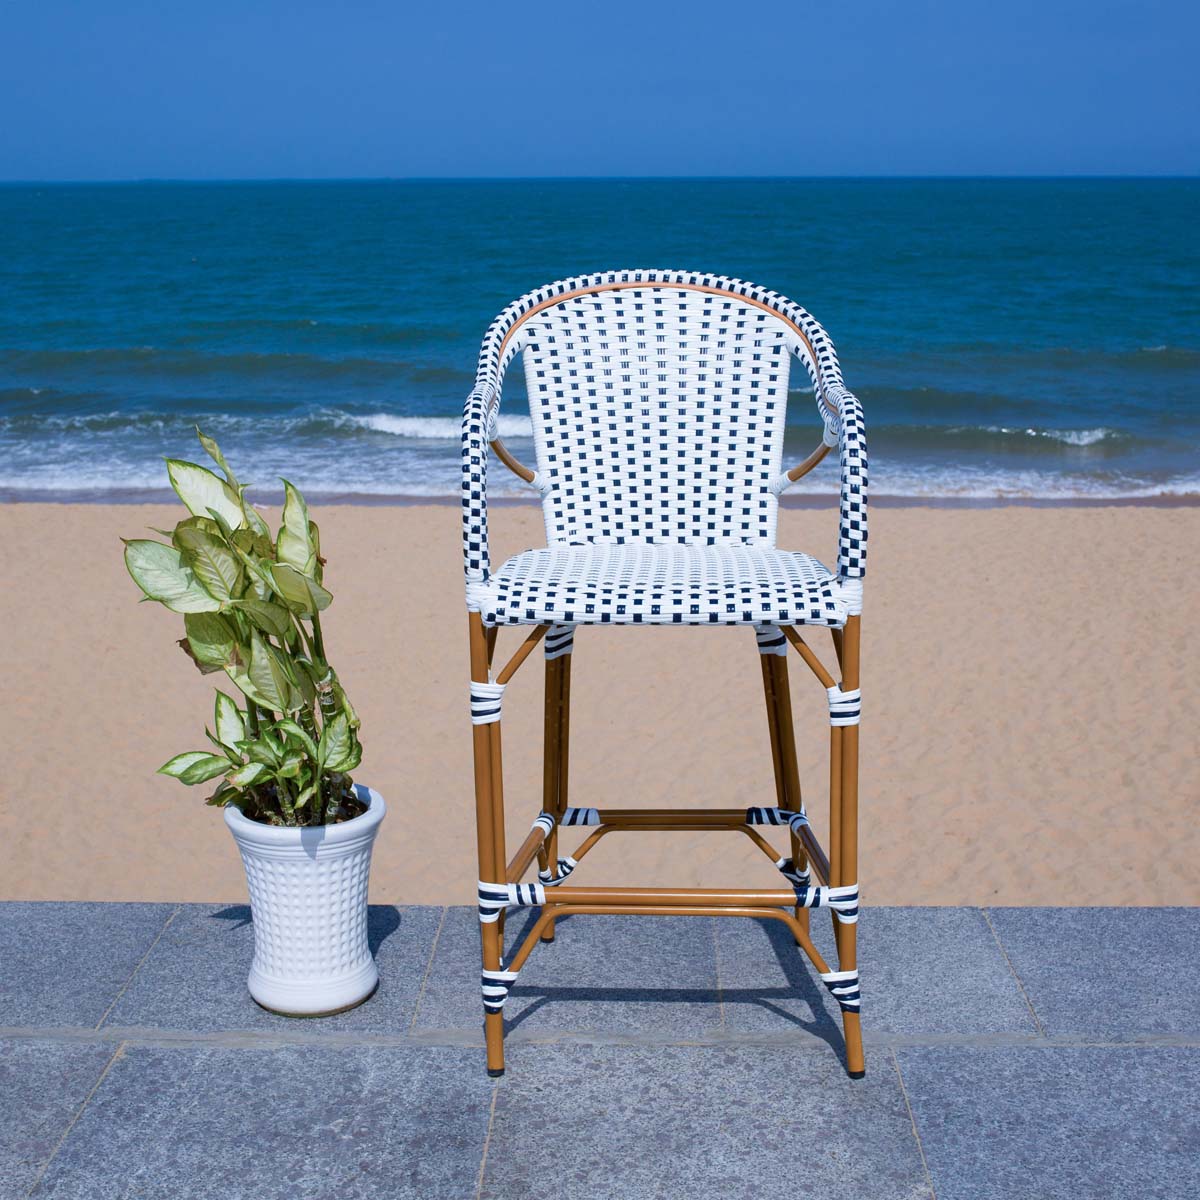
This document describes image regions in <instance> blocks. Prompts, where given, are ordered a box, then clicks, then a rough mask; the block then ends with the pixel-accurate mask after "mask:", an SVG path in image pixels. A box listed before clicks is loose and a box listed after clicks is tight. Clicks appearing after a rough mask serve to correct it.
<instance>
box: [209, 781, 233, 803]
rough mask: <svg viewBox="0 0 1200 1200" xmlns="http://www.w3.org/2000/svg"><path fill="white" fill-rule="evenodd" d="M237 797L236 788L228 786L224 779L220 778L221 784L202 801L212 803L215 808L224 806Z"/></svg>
mask: <svg viewBox="0 0 1200 1200" xmlns="http://www.w3.org/2000/svg"><path fill="white" fill-rule="evenodd" d="M237 797H238V790H237V788H233V787H230V786H229V784H228V783H226V782H225V780H221V786H220V787H218V788H217V790H216V791H215V792H213V794H212V795H211V796H209V798H208V799H207V800H205V802H204V803H205V804H212V805H214V806H215V807H217V808H224V807H225V805H226V804H232V803H233V802H234V801H235V800H236V799H237Z"/></svg>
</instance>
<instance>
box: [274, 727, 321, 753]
mask: <svg viewBox="0 0 1200 1200" xmlns="http://www.w3.org/2000/svg"><path fill="white" fill-rule="evenodd" d="M277 728H279V729H282V730H283V731H284V732H285V733H287V734H288V735H289V736H290V737H292V738H294V739H295V740H296V741H297V742H299V743H300V744H301V745H302V746H303V747H304V749H305V752H306V753H307V754H308V755H309V756H310V757H311V758H313V759H314V760H315V759H316V758H317V754H318V750H317V743H316V742H314V741H313V740H312V738H311V737H310V736H309V734H308V733H307V732H306V731H305V730H304V729H303V728H302V727H301V726H300V724H299V723H298V722H296V721H293V720H292V719H291V718H290V717H286V718H285V719H284V720H282V721H280V722H278V725H277Z"/></svg>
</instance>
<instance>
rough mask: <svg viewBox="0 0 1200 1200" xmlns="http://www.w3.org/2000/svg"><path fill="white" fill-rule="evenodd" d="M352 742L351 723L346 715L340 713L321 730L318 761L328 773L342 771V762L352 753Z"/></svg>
mask: <svg viewBox="0 0 1200 1200" xmlns="http://www.w3.org/2000/svg"><path fill="white" fill-rule="evenodd" d="M350 741H351V739H350V722H349V721H347V720H346V716H345V714H344V713H338V715H337V716H336V717H334V718H333V720H332V721H330V722H329V724H328V725H326V726H325V728H324V729H322V730H321V742H320V746H319V753H318V756H317V761H318V762H319V763H320V765H321V766H322V767H323V768H324V769H325V770H326V771H340V770H341V769H342V767H341V762H342V760H343V759H344V758H345V757H346V756H347V754H349V752H350Z"/></svg>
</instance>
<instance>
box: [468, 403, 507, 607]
mask: <svg viewBox="0 0 1200 1200" xmlns="http://www.w3.org/2000/svg"><path fill="white" fill-rule="evenodd" d="M497 402H498V396H497V395H496V387H495V384H492V383H485V384H482V385H477V386H476V387H475V389H474V390H473V391H472V392H471V394H470V395H469V396H468V397H467V399H466V403H465V404H464V405H463V424H462V525H463V568H464V572H465V574H466V583H467V608H468V610H470V611H472V612H474V611H478V608H479V605H478V602H477V601H476V600H475V599H474V597H473V595H472V593H473V591H474V590H475V589H477V588H478V586H479V585H480V584H482V583H483V582H484V580H486V579H487V577H488V573H489V571H490V569H491V564H490V562H489V559H488V522H487V461H488V441H489V434H490V433H491V426H492V423H493V421H494V419H495V416H496V411H497V408H498V403H497Z"/></svg>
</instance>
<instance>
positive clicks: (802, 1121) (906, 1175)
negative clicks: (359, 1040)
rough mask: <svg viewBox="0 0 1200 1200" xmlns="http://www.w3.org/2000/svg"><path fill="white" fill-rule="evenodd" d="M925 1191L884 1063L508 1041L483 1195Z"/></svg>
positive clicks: (637, 1197) (656, 1197) (886, 1194)
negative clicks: (870, 1068) (865, 1066)
mask: <svg viewBox="0 0 1200 1200" xmlns="http://www.w3.org/2000/svg"><path fill="white" fill-rule="evenodd" d="M550 1189H552V1190H553V1191H554V1192H555V1193H556V1194H561V1195H565V1196H581V1197H583V1196H587V1197H614V1198H615V1197H619V1198H620V1200H679V1198H680V1197H685V1196H697V1197H700V1196H704V1197H720V1198H721V1200H742V1198H743V1197H745V1198H747V1200H749V1198H753V1200H762V1198H763V1197H776V1196H793V1195H804V1196H839V1197H841V1196H854V1197H856V1198H857V1200H918V1198H924V1197H928V1196H929V1194H930V1193H929V1190H928V1187H927V1184H926V1178H925V1172H924V1168H923V1166H922V1163H921V1157H920V1151H919V1149H918V1146H917V1142H916V1139H915V1138H914V1136H913V1130H912V1122H911V1121H910V1119H909V1116H908V1111H907V1108H906V1107H905V1103H904V1097H903V1094H902V1092H901V1090H900V1086H899V1082H898V1080H897V1077H896V1072H895V1070H894V1069H893V1067H892V1064H891V1062H890V1061H889V1062H888V1063H887V1065H886V1067H883V1068H881V1069H880V1070H878V1071H874V1072H872V1073H870V1074H868V1075H867V1077H866V1078H865V1079H862V1080H851V1079H849V1078H848V1077H847V1076H846V1074H845V1072H844V1071H843V1070H842V1067H841V1064H840V1063H839V1062H837V1061H836V1060H834V1059H833V1058H832V1057H829V1058H826V1057H825V1056H822V1055H818V1054H806V1055H803V1056H802V1057H800V1058H795V1057H793V1058H791V1059H789V1058H788V1057H787V1056H786V1055H781V1054H780V1052H779V1051H778V1050H777V1049H775V1048H773V1047H764V1046H739V1047H736V1048H733V1047H717V1046H657V1047H642V1046H639V1047H632V1046H580V1045H548V1046H531V1045H524V1046H514V1047H513V1048H512V1049H511V1051H510V1052H509V1056H508V1073H507V1074H506V1076H505V1077H504V1078H503V1079H502V1080H501V1081H500V1088H499V1092H498V1094H497V1101H496V1113H495V1117H494V1119H493V1122H492V1136H491V1140H490V1142H489V1145H488V1154H487V1164H486V1168H485V1172H484V1186H483V1190H482V1193H481V1195H482V1197H483V1200H520V1198H522V1197H528V1196H537V1195H542V1194H544V1193H545V1192H546V1191H547V1190H550Z"/></svg>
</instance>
